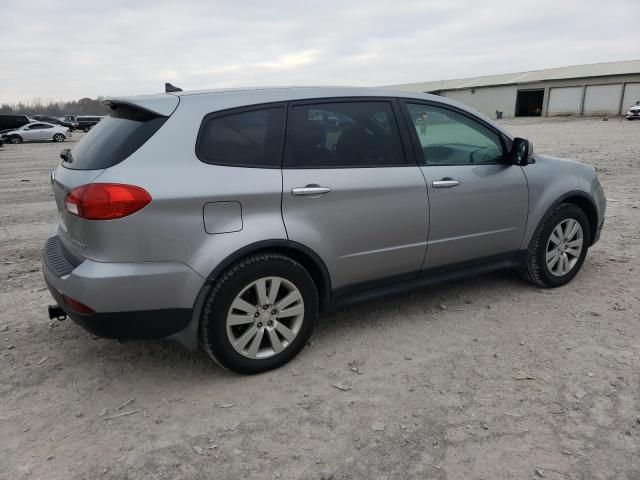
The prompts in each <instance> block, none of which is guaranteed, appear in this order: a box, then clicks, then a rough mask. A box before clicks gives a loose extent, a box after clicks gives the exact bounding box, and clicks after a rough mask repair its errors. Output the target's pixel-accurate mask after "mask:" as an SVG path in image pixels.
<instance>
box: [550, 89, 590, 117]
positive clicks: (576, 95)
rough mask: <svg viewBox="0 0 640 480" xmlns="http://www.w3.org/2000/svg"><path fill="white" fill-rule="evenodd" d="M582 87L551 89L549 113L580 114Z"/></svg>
mask: <svg viewBox="0 0 640 480" xmlns="http://www.w3.org/2000/svg"><path fill="white" fill-rule="evenodd" d="M581 100H582V87H560V88H552V89H550V90H549V107H548V108H547V115H549V116H553V115H578V114H579V113H580V101H581Z"/></svg>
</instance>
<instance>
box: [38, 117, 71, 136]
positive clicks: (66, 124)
mask: <svg viewBox="0 0 640 480" xmlns="http://www.w3.org/2000/svg"><path fill="white" fill-rule="evenodd" d="M33 119H34V120H38V121H40V122H47V123H53V124H54V125H60V126H61V127H67V128H68V129H69V130H70V131H72V132H73V130H75V128H76V125H75V124H74V123H72V122H67V121H66V120H60V119H59V118H57V117H52V116H51V115H34V116H33Z"/></svg>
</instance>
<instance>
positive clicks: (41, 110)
mask: <svg viewBox="0 0 640 480" xmlns="http://www.w3.org/2000/svg"><path fill="white" fill-rule="evenodd" d="M101 101H102V97H98V98H81V99H80V100H71V101H68V102H64V101H54V100H42V99H41V98H35V99H33V100H30V101H27V102H17V103H3V104H2V105H0V114H9V115H11V114H16V115H27V116H33V115H52V116H54V117H63V116H64V115H106V114H107V113H108V110H107V107H105V106H104V105H102V104H101V103H100V102H101Z"/></svg>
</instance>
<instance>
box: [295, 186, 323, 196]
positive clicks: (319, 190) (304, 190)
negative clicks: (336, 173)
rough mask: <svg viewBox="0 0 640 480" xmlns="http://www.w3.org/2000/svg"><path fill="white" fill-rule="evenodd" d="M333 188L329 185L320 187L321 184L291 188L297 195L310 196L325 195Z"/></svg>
mask: <svg viewBox="0 0 640 480" xmlns="http://www.w3.org/2000/svg"><path fill="white" fill-rule="evenodd" d="M330 191H331V189H330V188H329V187H320V186H315V185H314V186H311V185H309V186H306V187H297V188H294V189H293V190H291V193H293V194H294V195H296V196H302V195H309V196H318V195H324V194H325V193H329V192H330Z"/></svg>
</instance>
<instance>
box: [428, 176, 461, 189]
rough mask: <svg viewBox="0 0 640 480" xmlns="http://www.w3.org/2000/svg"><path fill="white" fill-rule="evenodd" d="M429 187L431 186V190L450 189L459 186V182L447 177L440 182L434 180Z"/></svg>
mask: <svg viewBox="0 0 640 480" xmlns="http://www.w3.org/2000/svg"><path fill="white" fill-rule="evenodd" d="M431 185H432V186H433V188H451V187H457V186H458V185H460V181H459V180H454V179H453V178H448V177H447V178H443V179H442V180H434V181H433V182H432V183H431Z"/></svg>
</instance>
